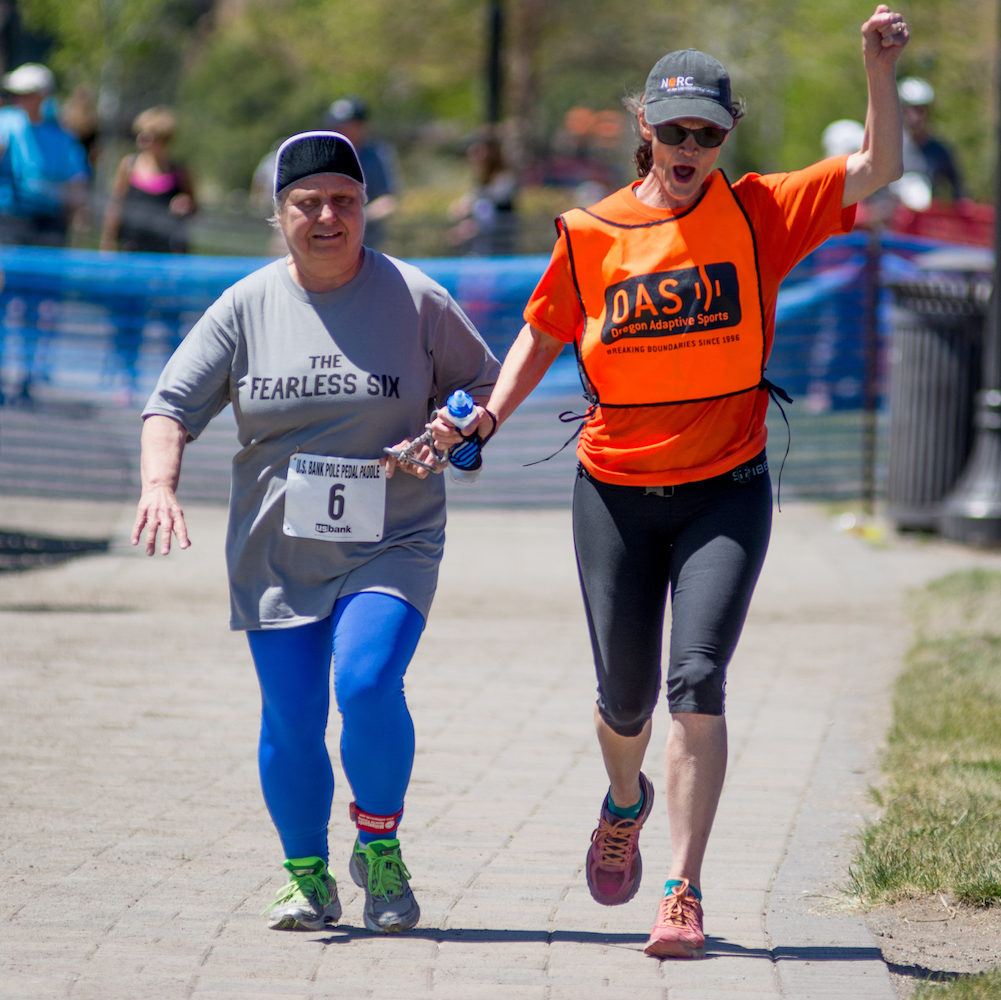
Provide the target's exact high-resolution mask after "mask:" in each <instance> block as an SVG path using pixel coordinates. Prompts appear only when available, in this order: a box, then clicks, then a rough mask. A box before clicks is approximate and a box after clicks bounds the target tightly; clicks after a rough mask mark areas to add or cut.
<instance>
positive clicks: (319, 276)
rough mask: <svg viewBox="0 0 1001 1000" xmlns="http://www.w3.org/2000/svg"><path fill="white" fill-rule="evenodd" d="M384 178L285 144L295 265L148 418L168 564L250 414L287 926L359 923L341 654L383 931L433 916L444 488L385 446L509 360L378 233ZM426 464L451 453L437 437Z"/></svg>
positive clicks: (252, 584) (236, 293) (271, 270)
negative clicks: (354, 913)
mask: <svg viewBox="0 0 1001 1000" xmlns="http://www.w3.org/2000/svg"><path fill="white" fill-rule="evenodd" d="M364 184H365V179H364V175H363V173H362V170H361V166H360V164H359V162H358V157H357V154H356V152H355V150H354V147H353V146H352V145H351V143H350V142H349V141H348V140H347V139H346V138H345V137H344V136H342V135H339V134H338V133H334V132H307V133H303V134H301V135H296V136H293V137H291V138H290V139H288V140H286V142H285V143H283V144H282V146H281V147H280V149H279V151H278V156H277V162H276V167H275V187H274V194H275V212H276V219H277V223H278V225H279V227H280V228H281V231H282V234H283V236H284V237H285V241H286V243H287V245H288V249H289V254H288V256H287V257H286V258H285V259H283V260H278V261H275V262H273V263H271V264H268V265H266V266H265V267H263V268H261V269H260V270H258V271H256V272H254V273H253V274H251V275H249V276H248V277H246V278H244V279H243V280H241V281H239V282H237V283H236V284H234V285H233V286H232V287H231V288H229V289H228V290H227V291H226V292H224V293H223V295H222V296H221V297H220V298H219V299H218V300H217V301H216V302H215V303H213V305H212V306H211V307H210V308H209V309H208V310H207V311H206V313H205V314H204V315H203V316H202V318H201V319H200V320H199V322H198V323H197V324H196V325H195V327H194V328H193V329H192V330H191V332H190V333H189V334H188V336H187V337H186V338H185V340H184V341H183V343H182V344H181V346H180V347H179V349H178V350H177V352H176V353H175V354H174V356H173V357H172V358H171V359H170V361H169V362H168V363H167V365H166V367H165V368H164V371H163V373H162V374H161V376H160V379H159V381H158V383H157V386H156V389H155V390H154V392H153V394H152V396H151V397H150V400H149V402H148V403H147V405H146V408H145V410H144V411H143V432H142V458H141V472H142V495H141V497H140V500H139V505H138V510H137V514H136V521H135V525H134V528H133V532H132V543H133V544H134V545H138V544H139V543H140V541H141V540H144V541H145V548H146V552H147V554H149V555H152V554H154V552H156V551H157V548H158V547H159V550H160V551H161V552H162V553H163V554H165V555H166V554H168V553H169V551H170V548H171V543H172V539H173V538H176V540H177V544H178V545H179V546H180V547H181V548H182V549H184V548H187V547H188V545H189V544H190V543H189V539H188V533H187V527H186V525H185V521H184V515H183V513H182V511H181V508H180V505H179V503H178V501H177V497H176V490H177V486H178V481H179V479H180V472H181V458H182V454H183V451H184V447H185V444H186V442H188V441H191V440H194V439H195V438H197V437H198V435H199V434H200V433H201V431H202V430H204V428H205V427H206V425H207V424H208V423H209V421H210V420H211V419H212V417H213V416H215V414H217V413H218V412H219V411H220V410H221V409H223V408H224V407H225V406H226V405H227V404H230V405H232V407H233V410H234V413H235V416H236V426H237V437H238V439H239V444H240V448H239V450H238V451H237V453H236V455H235V456H234V459H233V466H232V483H231V493H230V512H229V527H228V532H227V538H226V560H227V566H228V570H229V581H230V603H231V618H230V625H231V627H232V628H234V629H242V630H246V631H247V635H248V639H249V643H250V649H251V653H252V656H253V659H254V664H255V667H256V670H257V675H258V680H259V682H260V685H261V695H262V705H263V710H262V724H261V739H260V750H259V764H260V773H261V784H262V788H263V791H264V798H265V801H266V803H267V806H268V809H269V811H270V813H271V817H272V819H273V820H274V823H275V826H276V828H277V831H278V834H279V838H280V840H281V843H282V847H283V849H284V852H285V856H286V861H285V866H284V867H285V868H286V869H287V870H288V872H289V874H290V876H291V881H290V882H289V884H288V886H286V887H285V889H283V890H282V891H280V892H279V894H278V899H277V901H276V903H275V904H274V906H275V908H276V909H275V915H274V918H273V920H272V923H271V926H272V927H274V928H275V929H282V930H299V929H303V930H317V929H321V928H323V927H324V926H325V925H326V924H328V923H333V922H335V921H336V920H338V919H339V917H340V915H341V905H340V902H339V900H338V897H337V886H336V883H335V881H334V878H333V877H332V876H331V875H330V874H329V872H328V870H327V862H328V850H327V826H328V823H329V818H330V809H331V803H332V799H333V784H334V779H333V770H332V767H331V762H330V758H329V755H328V753H327V749H326V744H325V733H326V725H327V715H328V708H329V684H330V665H331V658H333V665H334V693H335V696H336V700H337V706H338V709H339V710H340V712H341V714H342V717H343V729H342V738H341V747H340V750H341V760H342V764H343V766H344V771H345V774H346V776H347V779H348V782H349V783H350V785H351V788H352V792H353V794H354V798H355V801H354V802H352V803H351V815H352V818H353V819H354V821H355V823H356V826H357V828H358V837H357V840H356V842H355V846H354V849H353V850H352V853H351V858H350V863H349V871H350V874H351V876H352V878H353V879H354V881H355V882H356V883H357V884H358V885H360V886H364V888H365V890H366V900H365V912H364V919H365V924H366V926H367V927H368V928H369V929H370V930H375V931H382V932H392V931H399V930H404V929H408V928H410V927H413V926H414V925H415V924H416V923H417V920H418V918H419V916H420V910H419V907H418V905H417V902H416V900H415V899H414V896H413V893H412V892H411V890H410V886H409V882H408V880H409V878H410V875H409V872H408V871H407V869H406V867H405V866H404V864H403V860H402V858H401V855H400V845H399V840H398V838H397V835H396V834H397V826H398V824H399V822H400V817H401V815H402V812H403V801H404V795H405V792H406V788H407V784H408V782H409V778H410V771H411V767H412V764H413V756H414V730H413V723H412V721H411V718H410V714H409V711H408V709H407V705H406V701H405V697H404V690H403V676H404V673H405V671H406V668H407V665H408V664H409V662H410V659H411V657H412V656H413V653H414V650H415V649H416V646H417V642H418V639H419V637H420V634H421V631H422V630H423V627H424V621H425V619H426V617H427V614H428V610H429V608H430V605H431V600H432V597H433V595H434V590H435V586H436V583H437V574H438V565H439V562H440V560H441V556H442V550H443V545H444V526H445V484H444V481H443V478H442V477H441V476H437V475H431V476H429V475H428V470H427V469H426V468H423V467H421V466H420V465H417V464H414V463H410V462H407V461H403V460H400V459H397V458H396V457H395V456H392V455H388V456H387V455H386V454H384V449H385V447H386V446H387V445H402V444H405V443H407V442H409V441H410V440H412V439H414V438H416V437H418V436H419V435H420V434H421V432H422V431H423V430H424V427H425V424H426V422H427V420H428V417H429V413H430V411H431V410H432V409H433V408H434V407H436V406H439V405H442V404H443V403H444V400H445V399H446V398H447V397H448V395H449V394H450V393H451V392H452V391H453V390H455V389H459V388H462V389H465V390H467V391H468V392H469V393H470V395H472V396H473V398H474V399H477V400H480V401H482V400H483V399H485V398H486V397H487V396H488V395H489V393H490V389H491V387H492V385H493V383H494V380H495V378H496V375H497V371H498V367H499V366H498V364H497V360H496V359H495V358H494V356H493V355H492V354H491V352H490V350H489V348H487V346H486V344H485V343H484V342H483V341H482V339H481V338H480V337H479V335H478V334H477V332H476V331H475V329H474V328H473V326H472V324H471V323H470V322H469V320H468V318H467V317H466V316H465V314H464V313H463V312H462V310H461V309H460V308H459V306H458V305H457V304H456V303H455V302H454V301H453V299H452V298H451V297H450V296H449V295H448V293H447V292H446V291H445V290H444V289H443V288H441V286H439V285H438V284H437V283H435V282H434V281H432V280H431V279H430V278H428V277H427V276H426V275H425V274H423V273H422V272H421V271H419V270H418V269H417V268H414V267H412V266H410V265H408V264H405V263H403V262H402V261H398V260H395V259H393V258H390V257H387V256H384V255H383V254H380V253H377V252H374V251H372V250H371V249H367V248H365V247H364V246H363V243H362V240H363V236H364V204H365V187H364ZM414 457H416V458H418V459H422V460H424V461H425V462H427V463H428V464H430V465H432V466H433V465H434V464H435V463H434V455H433V453H432V452H431V451H430V449H429V448H427V447H424V448H421V449H418V450H417V451H416V452H415V453H414ZM397 471H400V472H405V473H409V474H408V475H395V476H394V472H397Z"/></svg>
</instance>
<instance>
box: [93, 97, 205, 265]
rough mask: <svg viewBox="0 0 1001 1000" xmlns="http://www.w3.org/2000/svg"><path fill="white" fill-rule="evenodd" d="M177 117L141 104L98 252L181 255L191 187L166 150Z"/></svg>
mask: <svg viewBox="0 0 1001 1000" xmlns="http://www.w3.org/2000/svg"><path fill="white" fill-rule="evenodd" d="M176 126H177V121H176V119H175V117H174V114H173V112H172V111H171V110H170V109H169V108H163V107H155V108H147V110H145V111H143V112H141V113H140V114H139V115H137V116H136V119H135V121H134V122H133V123H132V131H133V132H134V133H135V137H136V150H137V152H135V153H133V154H131V155H129V156H125V157H123V158H122V160H121V161H120V162H119V164H118V169H117V170H116V171H115V177H114V180H113V181H112V184H111V194H110V197H109V198H108V205H107V208H106V209H105V213H104V226H103V229H102V231H101V249H102V250H117V249H120V250H132V251H144V252H147V253H187V252H188V232H187V229H188V222H189V220H190V218H191V216H192V215H193V214H194V212H195V208H196V203H195V191H194V186H193V185H192V183H191V177H190V176H189V174H188V171H187V169H186V168H185V167H184V165H183V164H181V163H178V162H177V161H176V160H175V159H174V158H173V157H172V156H171V153H170V143H171V140H172V139H173V137H174V132H175V129H176Z"/></svg>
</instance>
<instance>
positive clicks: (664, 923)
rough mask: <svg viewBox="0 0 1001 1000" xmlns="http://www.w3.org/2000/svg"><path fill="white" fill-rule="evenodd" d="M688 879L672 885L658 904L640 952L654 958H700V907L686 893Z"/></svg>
mask: <svg viewBox="0 0 1001 1000" xmlns="http://www.w3.org/2000/svg"><path fill="white" fill-rule="evenodd" d="M690 888H691V886H690V883H689V881H688V879H683V880H682V882H681V885H676V886H675V887H674V888H673V889H672V890H671V891H670V892H669V893H668V894H667V895H666V896H665V897H664V898H663V899H662V900H661V901H660V909H659V910H658V911H657V923H655V924H654V925H653V930H652V931H651V932H650V940H649V941H647V943H646V947H645V948H644V949H643V951H644V952H645V953H646V954H647V955H653V957H654V958H702V956H703V955H704V954H705V952H704V951H703V948H704V947H705V943H706V937H705V935H704V934H703V933H702V904H701V903H700V902H699V901H698V899H696V897H695V894H694V893H693V892H691V891H690Z"/></svg>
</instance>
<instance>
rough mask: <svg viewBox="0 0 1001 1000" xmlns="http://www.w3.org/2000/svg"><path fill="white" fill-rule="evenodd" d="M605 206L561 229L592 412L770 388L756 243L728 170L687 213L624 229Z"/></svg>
mask: <svg viewBox="0 0 1001 1000" xmlns="http://www.w3.org/2000/svg"><path fill="white" fill-rule="evenodd" d="M605 204H606V203H605V202H598V204H597V205H594V206H592V207H591V208H590V209H573V210H571V211H569V212H567V213H566V214H565V215H561V216H560V217H559V219H557V226H558V227H559V228H561V229H562V230H563V232H564V233H565V234H566V240H567V248H568V250H569V255H570V267H571V271H572V275H573V282H574V286H575V288H576V290H577V296H578V298H579V299H580V303H581V307H582V309H583V311H584V316H585V321H584V330H583V333H582V334H581V336H580V338H579V340H578V342H577V343H576V344H575V346H576V348H577V359H578V363H579V365H580V368H581V378H582V380H583V382H584V387H585V390H586V391H587V392H588V394H589V397H590V398H591V402H592V403H598V404H600V405H601V406H661V405H667V404H670V403H691V402H698V401H700V400H707V399H718V398H720V397H722V396H732V395H735V394H737V393H742V392H749V391H750V390H752V389H758V388H768V387H769V385H768V383H767V382H764V366H765V333H764V319H763V309H762V305H761V294H760V288H759V280H758V263H757V252H756V247H755V243H754V234H753V232H752V230H751V225H750V222H749V221H748V219H747V217H746V215H745V214H744V210H743V209H742V208H741V206H740V203H739V202H738V201H737V198H736V196H735V195H734V193H733V191H732V190H731V189H730V184H729V182H728V181H727V179H726V177H725V176H724V174H723V172H722V171H720V170H717V171H715V172H714V173H713V174H712V177H711V179H710V183H709V185H708V188H707V189H706V192H705V194H704V195H703V196H702V198H701V199H700V200H699V201H698V203H697V204H696V205H694V206H693V207H692V208H691V209H689V210H688V211H687V212H685V213H683V214H682V215H678V216H672V217H671V218H668V219H664V220H662V221H656V222H649V223H640V224H636V223H628V224H626V223H619V222H616V221H615V219H614V218H604V217H603V216H602V214H601V213H602V208H603V207H604V206H605Z"/></svg>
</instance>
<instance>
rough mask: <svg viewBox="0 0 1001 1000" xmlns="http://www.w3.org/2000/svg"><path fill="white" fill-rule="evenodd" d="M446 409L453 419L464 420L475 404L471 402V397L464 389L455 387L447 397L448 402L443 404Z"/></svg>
mask: <svg viewBox="0 0 1001 1000" xmlns="http://www.w3.org/2000/svg"><path fill="white" fill-rule="evenodd" d="M445 406H446V407H447V409H448V415H449V416H450V417H451V418H453V419H455V420H464V419H465V418H466V417H468V416H469V415H470V414H471V413H472V412H473V409H474V407H475V406H476V404H475V403H474V402H473V397H472V396H470V395H469V393H468V392H466V390H465V389H456V390H455V392H453V393H452V395H451V396H449V397H448V402H447V403H446V404H445Z"/></svg>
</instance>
